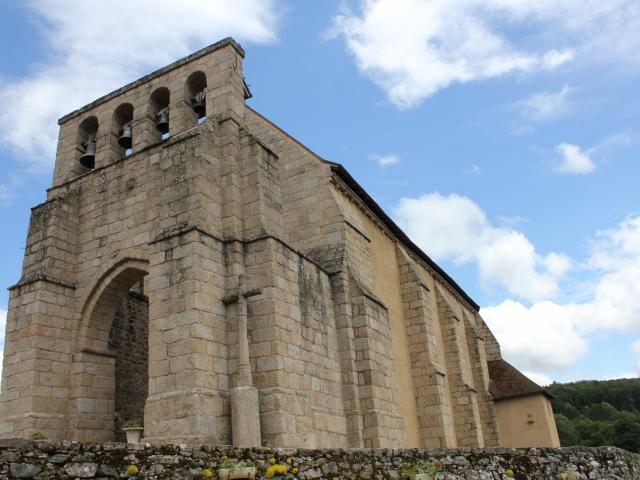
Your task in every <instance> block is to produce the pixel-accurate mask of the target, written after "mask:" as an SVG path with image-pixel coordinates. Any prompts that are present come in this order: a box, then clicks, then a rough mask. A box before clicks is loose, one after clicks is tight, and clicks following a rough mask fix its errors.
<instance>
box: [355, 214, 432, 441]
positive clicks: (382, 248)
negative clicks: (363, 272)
mask: <svg viewBox="0 0 640 480" xmlns="http://www.w3.org/2000/svg"><path fill="white" fill-rule="evenodd" d="M357 211H358V213H359V217H360V218H359V220H360V225H362V227H363V228H364V230H365V232H364V233H366V235H367V236H368V237H369V239H370V240H371V251H372V253H373V255H372V256H373V258H372V260H373V262H372V263H373V285H372V287H373V292H374V293H375V295H376V296H378V297H379V298H380V299H381V300H382V301H383V302H384V304H385V305H386V306H387V308H388V309H389V310H388V312H389V327H390V331H391V343H392V345H393V357H394V366H395V373H396V377H395V379H396V385H395V388H397V392H398V395H397V399H398V403H399V407H400V415H401V416H402V417H403V418H404V421H405V428H406V445H404V447H406V448H419V447H420V434H419V431H418V411H417V408H416V400H415V396H414V389H413V379H412V377H411V363H410V360H409V346H408V342H407V336H406V333H405V325H404V313H403V312H404V310H403V305H402V292H401V289H400V270H399V268H398V262H397V259H396V250H395V243H394V242H393V240H392V239H391V238H390V237H389V236H388V235H386V234H385V233H384V232H383V231H382V230H381V229H380V228H379V227H378V226H376V225H375V224H374V223H373V222H372V221H371V220H370V219H369V218H368V217H367V216H365V215H364V214H363V213H362V211H360V210H357Z"/></svg>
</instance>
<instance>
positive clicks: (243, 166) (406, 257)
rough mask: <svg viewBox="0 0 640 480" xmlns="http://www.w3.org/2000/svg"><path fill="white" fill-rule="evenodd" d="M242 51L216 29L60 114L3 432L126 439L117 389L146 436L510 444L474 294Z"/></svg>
mask: <svg viewBox="0 0 640 480" xmlns="http://www.w3.org/2000/svg"><path fill="white" fill-rule="evenodd" d="M243 58H244V52H243V50H242V49H241V47H240V46H239V45H238V44H237V43H235V42H234V41H233V40H231V39H226V40H223V41H221V42H218V43H217V44H214V45H212V46H210V47H208V48H206V49H203V50H201V51H199V52H196V53H195V54H193V55H191V56H189V57H187V58H185V59H182V60H180V61H178V62H176V63H174V64H172V65H170V66H168V67H166V68H164V69H162V70H159V71H157V72H154V73H152V74H150V75H148V76H146V77H144V78H142V79H140V80H139V81H136V82H134V83H132V84H130V85H127V86H125V87H123V88H121V89H119V90H117V91H115V92H113V93H111V94H109V95H107V96H105V97H103V98H101V99H99V100H96V101H95V102H93V103H91V104H90V105H87V106H86V107H83V108H81V109H79V110H77V111H75V112H72V113H71V114H69V115H67V116H65V117H63V118H62V119H61V120H60V122H59V123H60V137H59V144H58V152H57V158H56V168H55V173H54V180H53V186H52V188H50V189H49V191H48V198H47V201H46V202H45V203H43V204H42V205H39V206H37V207H35V208H34V209H33V213H32V219H31V224H30V227H29V234H28V238H27V248H26V253H25V260H24V267H23V273H22V278H21V279H20V281H19V282H18V284H16V285H15V286H14V287H12V288H11V298H10V304H9V314H8V318H7V334H6V345H5V350H4V355H5V357H4V369H3V378H2V397H1V402H0V417H1V421H0V435H1V436H3V437H15V436H22V437H25V436H28V435H31V434H32V433H34V432H43V433H44V434H45V435H46V436H47V437H48V438H53V439H75V440H81V441H104V440H111V439H113V438H114V435H115V432H114V419H113V414H114V412H116V409H118V410H121V412H120V413H124V414H125V415H126V416H127V417H129V416H143V417H144V427H145V438H147V439H149V440H151V441H153V442H174V443H175V442H207V443H214V444H230V443H232V442H233V443H234V444H235V445H241V446H257V445H260V444H262V445H264V446H278V447H293V446H296V447H299V446H303V447H306V448H320V447H324V448H326V447H374V448H376V447H389V448H391V447H454V446H496V445H499V443H500V439H499V434H498V429H497V426H496V425H497V424H496V413H495V406H494V404H493V399H492V397H491V395H490V394H489V382H490V378H489V375H488V370H487V360H492V359H496V358H500V351H499V346H498V344H497V342H496V341H495V339H494V338H493V336H492V335H491V332H490V331H489V329H488V328H487V326H486V324H485V323H484V322H483V320H482V318H481V317H480V316H479V314H478V306H477V305H476V304H475V303H474V302H473V300H471V299H470V298H469V297H468V296H467V294H466V293H465V292H464V291H463V290H462V289H461V288H460V287H459V286H458V285H457V284H456V283H455V282H454V281H453V280H452V279H451V278H449V277H448V275H447V274H446V273H445V272H443V271H442V270H441V269H440V268H439V267H438V266H437V265H436V264H435V263H434V262H433V261H432V260H431V259H430V258H429V257H428V256H427V255H425V254H424V253H423V252H422V251H421V250H420V249H419V248H418V247H416V246H415V245H414V244H413V243H412V242H411V241H410V240H409V239H408V238H406V236H405V235H404V233H402V232H401V231H400V229H399V228H398V227H397V226H396V225H395V224H394V223H393V222H392V221H391V220H390V219H389V218H388V217H387V216H386V215H385V214H384V212H383V211H382V210H381V209H380V208H379V207H378V206H377V204H375V202H374V201H373V200H372V199H371V198H370V197H369V196H368V195H367V194H366V192H364V191H363V190H362V189H361V187H360V186H359V185H358V184H357V183H356V182H355V181H354V180H353V178H351V176H350V175H349V174H348V173H347V172H346V170H344V168H343V167H342V166H340V165H338V164H335V163H331V162H328V161H325V160H323V159H321V158H320V157H318V156H317V155H315V154H314V153H313V152H311V151H310V150H309V149H307V148H306V147H304V146H303V145H301V144H300V143H299V142H297V141H296V140H295V139H293V138H291V137H289V136H288V135H287V134H286V133H285V132H283V131H282V130H280V129H279V128H278V127H277V126H275V125H274V124H272V123H271V122H269V121H268V120H267V119H265V118H264V117H262V116H261V115H260V114H258V113H257V112H255V111H253V110H252V109H251V108H249V107H248V106H247V105H246V104H245V100H246V98H247V97H248V96H249V95H250V93H249V91H248V88H247V87H246V84H245V82H244V79H243V75H242V62H243ZM201 90H202V91H204V92H205V93H206V114H205V116H204V117H203V118H204V121H202V120H203V119H200V120H198V118H197V116H196V115H195V114H194V112H193V108H192V98H193V96H194V95H195V94H196V93H197V92H199V91H201ZM166 107H169V132H170V133H169V136H168V138H167V136H166V135H165V136H164V138H163V137H162V136H161V135H160V133H159V132H158V131H157V130H156V128H155V126H156V116H157V115H158V114H159V112H161V111H164V110H163V109H164V108H166ZM128 121H131V122H132V131H133V135H132V137H133V138H132V152H128V151H125V150H124V148H122V147H120V146H119V145H118V142H117V141H118V136H119V134H120V131H121V129H122V126H123V125H124V124H125V123H126V122H128ZM94 134H95V138H96V154H95V165H94V168H87V167H85V166H83V165H82V164H81V163H80V162H79V160H80V158H81V156H82V155H83V154H84V151H85V145H86V144H87V142H89V141H90V139H91V138H92V136H93V135H94ZM132 290H135V291H137V292H138V293H140V294H142V293H143V294H144V296H145V298H146V299H148V313H147V307H146V306H145V308H143V309H141V308H139V307H140V305H137V307H136V308H133V309H132V308H131V298H133V297H132V295H133V294H131V293H130V292H131V291H132ZM134 297H135V295H134ZM126 298H129V304H128V305H127V303H126V302H127V300H125V299H126ZM136 298H137V297H136ZM138 300H140V299H138ZM123 301H125V303H123ZM123 308H124V309H125V310H127V309H128V310H127V312H129V313H132V312H133V313H134V315H132V316H131V315H129V317H127V315H123V314H122V309H123ZM118 309H120V313H118V311H119V310H118ZM136 309H137V310H136ZM134 310H135V312H134ZM142 310H144V314H143V313H142ZM145 315H148V320H146V318H147V317H146V316H145ZM132 317H135V318H137V319H138V320H140V319H142V318H145V320H144V321H146V322H148V324H147V325H146V326H142V325H139V324H135V322H134V323H133V324H131V325H133V327H131V330H130V331H129V330H127V329H129V327H130V326H131V325H130V324H129V323H128V322H129V321H130V320H131V318H132ZM134 336H136V338H137V337H140V338H142V337H145V336H148V343H147V346H148V376H147V384H146V385H139V390H137V391H135V393H132V391H133V389H135V387H136V384H137V383H144V381H145V380H144V375H143V374H142V373H141V371H140V369H141V368H144V367H143V365H144V364H145V363H144V360H141V359H140V358H139V357H140V352H144V349H139V350H136V351H135V352H133V351H131V352H130V353H131V355H127V353H128V352H127V351H128V350H129V349H131V348H135V347H133V346H132V342H134V340H135V339H134V338H133V337H134ZM143 341H144V340H143ZM119 378H120V379H119ZM127 395H130V397H129V400H130V401H129V402H128V401H127V400H126V397H127ZM143 397H144V415H140V404H141V403H142V401H143V400H142V398H143ZM234 426H235V428H234Z"/></svg>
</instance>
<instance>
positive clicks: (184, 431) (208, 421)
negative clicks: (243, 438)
mask: <svg viewBox="0 0 640 480" xmlns="http://www.w3.org/2000/svg"><path fill="white" fill-rule="evenodd" d="M225 400H226V399H225V398H224V396H223V395H222V393H221V392H218V391H215V390H208V389H201V388H193V389H185V390H176V391H174V392H169V393H164V394H160V395H153V396H151V397H149V398H147V402H146V404H145V409H144V440H143V441H145V442H150V443H155V444H160V443H164V444H169V443H173V444H178V443H205V444H211V445H221V444H222V445H225V444H226V445H228V443H229V440H228V439H229V435H228V421H229V420H228V417H225V415H224V404H225Z"/></svg>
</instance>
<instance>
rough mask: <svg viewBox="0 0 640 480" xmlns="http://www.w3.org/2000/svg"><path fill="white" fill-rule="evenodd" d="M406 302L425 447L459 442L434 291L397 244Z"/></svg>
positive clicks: (419, 414) (406, 318)
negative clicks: (436, 313)
mask: <svg viewBox="0 0 640 480" xmlns="http://www.w3.org/2000/svg"><path fill="white" fill-rule="evenodd" d="M396 257H397V258H398V265H399V267H400V283H401V286H402V300H403V304H404V319H405V331H406V334H407V339H408V341H409V350H410V352H411V353H410V360H411V375H412V377H413V385H414V392H413V393H414V395H415V397H416V405H417V407H418V421H419V422H420V426H419V427H420V443H421V446H422V447H423V448H442V447H446V448H451V447H454V446H455V445H456V438H455V431H454V427H453V414H452V411H451V400H450V398H449V388H448V382H447V377H446V374H445V366H444V363H443V359H442V351H441V349H442V345H441V341H440V338H439V337H440V331H439V330H440V326H439V324H438V318H437V316H435V315H434V314H433V312H432V311H431V299H430V295H431V292H430V290H429V287H428V286H427V284H426V283H425V282H424V280H423V279H422V278H421V277H420V274H419V273H418V270H417V267H416V265H414V264H413V262H412V261H411V259H410V258H409V257H408V256H407V254H406V253H405V252H404V251H403V250H402V248H401V247H400V246H396Z"/></svg>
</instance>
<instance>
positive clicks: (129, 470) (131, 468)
mask: <svg viewBox="0 0 640 480" xmlns="http://www.w3.org/2000/svg"><path fill="white" fill-rule="evenodd" d="M139 471H140V470H138V467H136V466H135V465H129V466H128V467H127V473H128V474H129V475H137V474H138V472H139Z"/></svg>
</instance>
